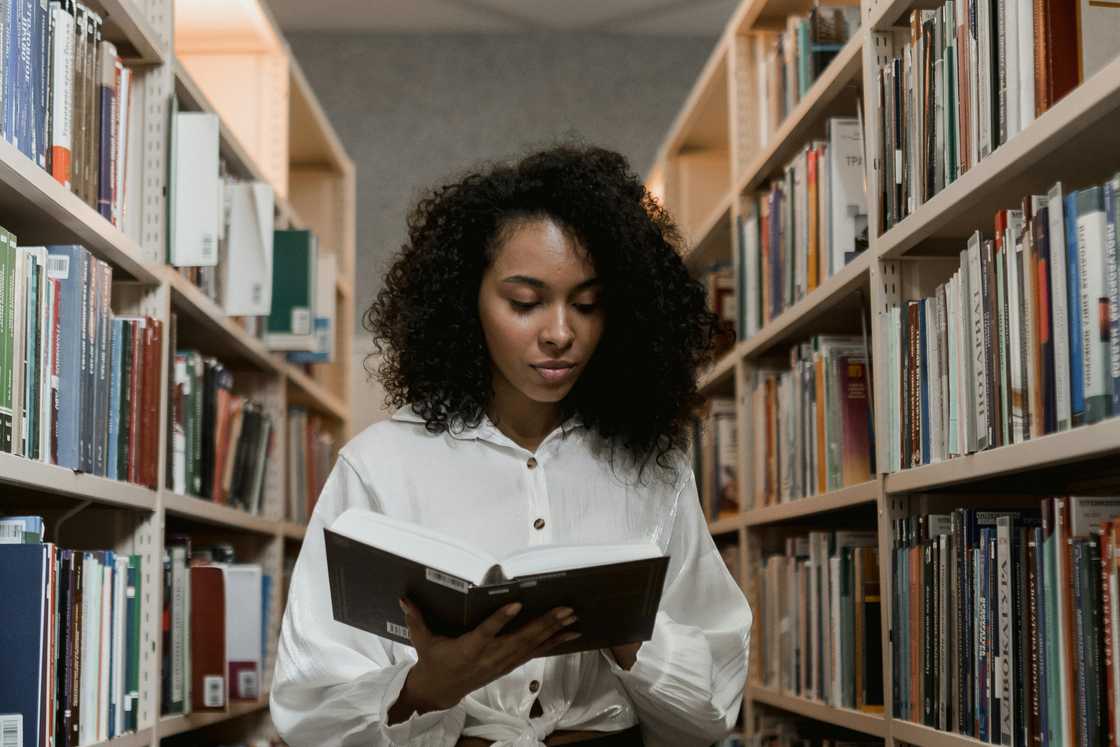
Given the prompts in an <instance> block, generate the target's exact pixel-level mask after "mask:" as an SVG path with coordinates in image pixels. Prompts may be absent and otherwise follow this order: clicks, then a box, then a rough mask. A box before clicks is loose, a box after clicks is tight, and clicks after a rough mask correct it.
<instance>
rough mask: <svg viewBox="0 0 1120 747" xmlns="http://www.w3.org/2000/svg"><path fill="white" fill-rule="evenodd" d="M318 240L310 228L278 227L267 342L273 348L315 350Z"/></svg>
mask: <svg viewBox="0 0 1120 747" xmlns="http://www.w3.org/2000/svg"><path fill="white" fill-rule="evenodd" d="M317 256H318V244H317V242H316V239H315V235H314V234H313V233H311V232H310V231H303V230H285V231H276V232H275V234H274V238H273V272H272V312H271V313H270V314H269V316H268V324H267V326H266V330H265V332H266V333H265V344H266V345H268V347H269V348H270V349H271V350H285V351H290V350H314V349H315V333H314V329H313V326H312V310H313V309H314V308H315V290H316V282H315V270H316V269H317V266H318V263H317V261H316V257H317Z"/></svg>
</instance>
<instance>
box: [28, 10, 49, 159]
mask: <svg viewBox="0 0 1120 747" xmlns="http://www.w3.org/2000/svg"><path fill="white" fill-rule="evenodd" d="M31 7H32V13H33V14H34V18H33V20H32V26H31V101H30V104H31V106H30V112H29V116H28V123H29V124H30V135H31V143H30V145H31V151H32V154H33V155H32V158H34V159H35V163H37V164H39V167H40V168H44V169H45V168H46V167H47V88H48V81H47V77H48V75H49V74H50V61H49V60H50V58H49V56H48V53H49V51H50V9H49V8H48V3H47V2H45V0H33V2H32V5H31Z"/></svg>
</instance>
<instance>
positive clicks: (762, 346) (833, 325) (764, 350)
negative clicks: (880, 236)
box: [742, 250, 874, 359]
mask: <svg viewBox="0 0 1120 747" xmlns="http://www.w3.org/2000/svg"><path fill="white" fill-rule="evenodd" d="M873 259H874V258H873V257H872V255H871V252H870V250H868V251H865V252H863V253H862V254H860V255H859V256H857V257H856V258H855V259H853V260H852V261H851V262H849V263H848V264H846V265H844V267H843V268H842V269H841V270H840V272H838V273H836V274H835V275H833V276H832V277H830V278H829V279H828V280H826V281H825V282H824V283H823V284H821V285H819V286H817V287H816V288H815V289H813V291H811V292H810V293H809V294H808V295H807V296H805V297H804V298H802V299H801V300H800V301H798V302H797V303H795V304H794V305H793V306H791V307H789V308H788V309H786V310H785V311H783V312H782V313H781V314H779V315H778V316H777V317H775V318H774V319H772V320H770V323H769V324H767V325H766V326H765V327H763V328H762V329H760V330H759V331H758V334H756V335H754V336H753V337H751V338H749V339H747V340H746V342H744V343H742V345H743V350H742V354H743V357H744V358H747V359H758V358H763V357H765V356H767V355H769V354H771V353H773V352H775V351H776V350H777V349H778V348H780V347H781V346H783V345H787V344H791V343H794V342H798V341H800V340H801V339H802V338H804V337H806V336H808V335H810V334H814V333H832V332H840V331H844V330H845V328H847V327H850V326H851V319H852V318H853V317H852V316H851V314H850V313H848V314H837V313H836V312H837V311H838V310H841V309H843V310H846V311H849V312H853V311H854V310H856V309H859V308H860V306H861V305H867V306H870V301H869V299H868V295H867V294H868V293H869V292H870V283H871V276H870V267H871V263H872V261H873ZM859 290H862V291H863V293H864V300H863V302H862V304H861V303H860V300H859V297H858V296H857V295H856V291H859ZM854 318H855V319H857V320H858V318H859V317H858V316H856V317H854ZM848 331H854V332H858V331H859V328H858V327H856V328H855V329H854V330H848ZM870 333H871V331H870V329H869V330H868V344H870V341H871V338H870Z"/></svg>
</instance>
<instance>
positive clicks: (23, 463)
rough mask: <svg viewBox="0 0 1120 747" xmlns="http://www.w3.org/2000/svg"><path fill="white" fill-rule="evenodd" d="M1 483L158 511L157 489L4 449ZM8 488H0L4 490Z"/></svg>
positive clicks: (102, 503) (116, 505)
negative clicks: (97, 475) (84, 471)
mask: <svg viewBox="0 0 1120 747" xmlns="http://www.w3.org/2000/svg"><path fill="white" fill-rule="evenodd" d="M0 475H2V477H0V484H2V485H6V486H11V487H17V488H19V489H20V490H21V491H24V490H26V491H34V492H35V493H46V494H50V495H57V496H66V497H68V498H74V499H77V500H88V501H93V502H94V503H97V504H100V505H105V506H111V507H115V508H129V509H135V510H137V511H155V509H156V493H155V491H154V490H149V489H148V488H145V487H142V486H140V485H133V484H132V483H130V482H121V481H119V480H109V479H107V478H104V477H96V476H94V475H87V474H85V473H82V472H75V471H73V470H69V469H66V468H65V467H59V466H57V465H54V464H44V463H43V462H37V461H34V460H31V459H24V458H23V457H19V456H15V455H13V454H6V453H3V452H0ZM6 492H7V489H4V488H0V493H6Z"/></svg>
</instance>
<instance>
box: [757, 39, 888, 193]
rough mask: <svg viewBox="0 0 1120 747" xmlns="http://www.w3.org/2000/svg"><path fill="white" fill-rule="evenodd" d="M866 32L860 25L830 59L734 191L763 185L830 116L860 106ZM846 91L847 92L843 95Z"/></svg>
mask: <svg viewBox="0 0 1120 747" xmlns="http://www.w3.org/2000/svg"><path fill="white" fill-rule="evenodd" d="M866 36H867V34H866V33H865V32H864V30H863V29H862V28H861V29H860V30H859V33H857V34H855V35H854V36H853V37H852V38H851V39H849V40H848V43H847V44H845V45H844V48H843V49H841V50H840V53H839V54H837V55H836V57H835V59H833V60H832V62H831V63H829V65H828V67H827V68H825V71H824V73H823V74H822V75H821V76H820V77H819V78H817V80H816V81H815V82H814V83H813V85H812V87H810V88H809V91H808V92H807V93H806V94H805V96H804V97H802V99H801V101H799V102H798V104H797V106H796V107H795V108H794V110H793V111H792V112H790V113H789V115H788V116H787V117H786V119H785V121H784V122H782V125H781V126H780V127H779V128H778V131H777V132H775V133H773V134H772V135H771V137H770V140H769V143H770V144H769V145H768V146H767V147H766V149H765V150H764V151H763V152H762V153H760V154H759V155H758V156H757V157H755V159H754V160H753V162H752V163H751V165H750V166H748V167H747V169H746V171H745V172H744V173H743V177H742V179H741V180H740V182H739V184H738V185H737V187H736V190H735V191H736V192H737V193H740V194H745V193H748V192H753V191H755V190H757V189H759V188H760V187H763V186H764V185H765V183H766V182H767V181H768V180H769V179H770V178H771V177H772V176H773V175H774V174H775V173H776V172H778V171H779V170H781V169H782V168H783V167H784V166H785V165H786V164H787V163H789V161H790V160H791V159H792V158H793V157H794V156H795V155H797V153H798V152H799V151H800V150H801V149H802V148H803V147H804V146H805V145H806V144H807V143H808V141H809V140H810V139H811V138H814V137H818V136H819V137H823V136H824V134H825V122H826V121H827V120H828V118H829V117H834V116H840V115H854V114H855V112H856V109H857V107H858V106H859V98H858V96H857V87H858V83H859V77H860V71H861V70H862V69H863V41H864V39H865V38H866ZM845 92H847V93H849V94H850V96H845V95H844V94H845Z"/></svg>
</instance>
